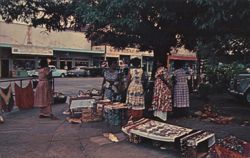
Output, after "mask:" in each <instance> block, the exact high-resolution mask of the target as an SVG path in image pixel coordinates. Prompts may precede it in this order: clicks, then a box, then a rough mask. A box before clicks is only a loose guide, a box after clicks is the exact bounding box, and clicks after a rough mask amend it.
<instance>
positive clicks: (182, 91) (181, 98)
mask: <svg viewBox="0 0 250 158" xmlns="http://www.w3.org/2000/svg"><path fill="white" fill-rule="evenodd" d="M174 67H175V71H174V78H175V85H174V104H173V107H174V108H175V114H176V115H177V116H181V115H189V90H188V84H187V75H186V71H185V70H184V69H183V62H182V61H175V63H174Z"/></svg>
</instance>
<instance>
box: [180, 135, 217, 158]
mask: <svg viewBox="0 0 250 158" xmlns="http://www.w3.org/2000/svg"><path fill="white" fill-rule="evenodd" d="M214 144H215V134H214V133H212V132H207V131H202V130H198V131H193V132H191V133H190V134H188V135H186V136H184V137H182V138H181V139H180V149H181V154H182V156H183V157H193V158H197V157H199V155H202V154H201V153H203V154H206V155H207V154H208V151H209V148H210V147H211V146H212V145H214Z"/></svg>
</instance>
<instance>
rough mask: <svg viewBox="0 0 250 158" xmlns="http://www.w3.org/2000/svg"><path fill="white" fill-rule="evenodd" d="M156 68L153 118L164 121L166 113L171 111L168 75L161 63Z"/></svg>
mask: <svg viewBox="0 0 250 158" xmlns="http://www.w3.org/2000/svg"><path fill="white" fill-rule="evenodd" d="M157 66H158V68H157V70H156V73H155V78H156V80H155V85H154V96H153V102H152V107H153V109H154V116H156V117H158V118H160V119H162V120H164V121H166V120H167V112H169V111H172V98H171V90H170V87H169V85H170V82H169V75H168V72H167V69H166V68H165V67H163V66H162V63H160V62H159V61H158V62H157Z"/></svg>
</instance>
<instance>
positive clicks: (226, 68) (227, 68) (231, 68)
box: [205, 62, 245, 93]
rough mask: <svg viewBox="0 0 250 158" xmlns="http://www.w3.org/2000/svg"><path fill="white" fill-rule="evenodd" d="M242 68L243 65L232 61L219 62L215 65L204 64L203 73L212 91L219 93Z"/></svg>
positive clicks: (243, 67) (243, 68)
mask: <svg viewBox="0 0 250 158" xmlns="http://www.w3.org/2000/svg"><path fill="white" fill-rule="evenodd" d="M244 70H245V66H244V65H242V64H239V63H237V62H234V63H232V64H219V65H216V66H213V65H206V69H205V73H206V75H207V79H208V81H209V83H210V84H211V85H212V87H213V92H218V93H221V92H224V91H225V90H226V89H227V88H228V86H229V83H230V80H231V79H232V78H233V77H234V76H235V75H237V74H239V73H241V72H243V71H244Z"/></svg>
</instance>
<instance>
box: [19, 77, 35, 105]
mask: <svg viewBox="0 0 250 158" xmlns="http://www.w3.org/2000/svg"><path fill="white" fill-rule="evenodd" d="M15 99H16V106H17V107H18V108H19V109H30V108H32V107H33V106H34V92H33V89H32V84H31V81H30V82H29V84H28V85H27V86H26V87H24V88H22V87H19V86H18V85H17V84H16V83H15Z"/></svg>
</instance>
